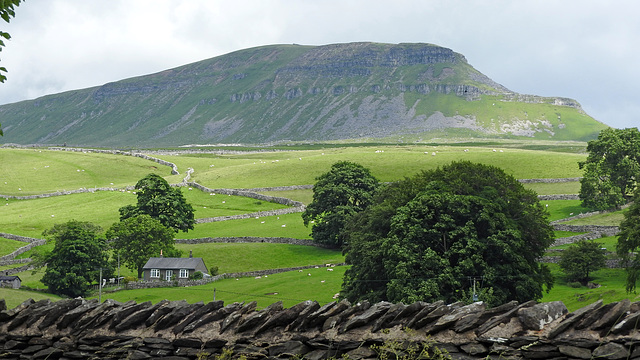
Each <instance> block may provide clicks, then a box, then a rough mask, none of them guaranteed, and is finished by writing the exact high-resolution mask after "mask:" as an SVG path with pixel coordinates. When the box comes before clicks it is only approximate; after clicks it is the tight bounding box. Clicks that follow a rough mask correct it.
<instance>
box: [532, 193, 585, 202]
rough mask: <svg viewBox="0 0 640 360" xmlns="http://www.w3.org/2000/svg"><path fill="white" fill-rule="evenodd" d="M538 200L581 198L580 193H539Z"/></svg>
mask: <svg viewBox="0 0 640 360" xmlns="http://www.w3.org/2000/svg"><path fill="white" fill-rule="evenodd" d="M538 200H541V201H544V200H580V195H577V194H553V195H538Z"/></svg>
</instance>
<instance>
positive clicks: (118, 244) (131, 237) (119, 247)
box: [107, 214, 180, 278]
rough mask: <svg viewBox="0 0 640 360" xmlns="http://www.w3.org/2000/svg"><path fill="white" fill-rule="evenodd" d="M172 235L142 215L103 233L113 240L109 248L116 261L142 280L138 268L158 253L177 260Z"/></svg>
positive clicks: (115, 225) (159, 224)
mask: <svg viewBox="0 0 640 360" xmlns="http://www.w3.org/2000/svg"><path fill="white" fill-rule="evenodd" d="M174 235H175V232H174V230H173V229H171V228H168V227H166V226H164V225H162V224H161V223H160V221H158V220H156V219H154V218H152V217H151V216H149V215H146V214H142V215H137V216H134V217H131V218H127V219H124V220H121V221H120V222H118V223H115V224H113V225H112V226H111V228H109V230H107V238H109V239H113V242H112V243H111V247H112V248H113V249H114V251H115V253H116V255H120V261H121V262H123V263H124V264H125V266H127V267H128V268H129V269H131V270H133V271H137V272H138V278H141V277H142V267H143V266H144V264H145V263H146V262H147V260H149V258H150V257H153V256H158V255H159V254H160V250H162V252H163V254H164V255H166V256H167V257H180V251H179V250H177V249H176V248H175V246H174V245H175V240H174V239H173V236H174Z"/></svg>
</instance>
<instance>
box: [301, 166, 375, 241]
mask: <svg viewBox="0 0 640 360" xmlns="http://www.w3.org/2000/svg"><path fill="white" fill-rule="evenodd" d="M316 180H317V182H316V184H315V185H314V187H313V201H312V202H311V203H310V204H309V206H307V209H306V210H305V212H304V213H303V214H302V219H303V221H304V224H305V226H308V225H309V224H310V223H312V226H311V237H312V238H313V240H314V241H315V242H317V243H321V244H327V245H331V246H336V247H339V246H342V243H343V238H342V234H341V233H342V230H343V228H344V226H345V223H346V221H347V219H348V218H349V217H350V216H351V215H353V214H355V213H357V212H360V211H362V210H364V209H365V208H366V207H367V206H369V204H371V200H372V199H373V194H374V192H375V189H376V188H377V186H378V180H377V179H376V178H375V177H374V176H373V175H371V173H370V171H369V169H367V168H365V167H363V166H362V165H360V164H357V163H353V162H349V161H340V162H337V163H335V164H333V165H332V166H331V169H330V170H329V171H328V172H327V173H325V174H322V175H321V176H319V177H318V178H317V179H316Z"/></svg>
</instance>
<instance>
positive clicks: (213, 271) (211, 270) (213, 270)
mask: <svg viewBox="0 0 640 360" xmlns="http://www.w3.org/2000/svg"><path fill="white" fill-rule="evenodd" d="M209 275H211V276H216V275H218V267H217V266H211V267H210V268H209Z"/></svg>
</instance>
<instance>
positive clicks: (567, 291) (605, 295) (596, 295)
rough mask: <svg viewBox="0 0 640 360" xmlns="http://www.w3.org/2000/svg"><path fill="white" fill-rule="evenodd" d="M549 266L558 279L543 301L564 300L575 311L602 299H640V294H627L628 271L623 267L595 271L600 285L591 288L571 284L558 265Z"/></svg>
mask: <svg viewBox="0 0 640 360" xmlns="http://www.w3.org/2000/svg"><path fill="white" fill-rule="evenodd" d="M549 267H550V268H551V269H552V273H553V274H554V276H555V278H556V281H555V284H554V287H553V288H552V289H551V291H550V292H549V293H548V294H545V295H544V297H543V298H542V301H543V302H547V301H562V302H563V303H564V304H565V306H566V307H567V309H569V311H575V310H577V309H579V308H582V307H584V306H587V305H589V304H591V303H593V302H595V301H598V300H600V299H602V300H603V301H604V303H605V304H607V303H610V302H614V301H620V300H623V299H630V300H631V301H632V302H634V301H639V300H640V295H638V294H627V292H626V291H625V279H626V273H625V271H624V270H622V269H601V270H598V271H596V272H594V273H593V281H592V282H593V283H596V284H599V285H600V287H598V288H595V289H589V288H588V287H586V286H582V287H578V288H575V287H571V286H569V285H568V284H567V282H566V281H565V279H564V276H563V274H562V272H561V271H560V269H559V267H558V266H557V265H555V264H549Z"/></svg>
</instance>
